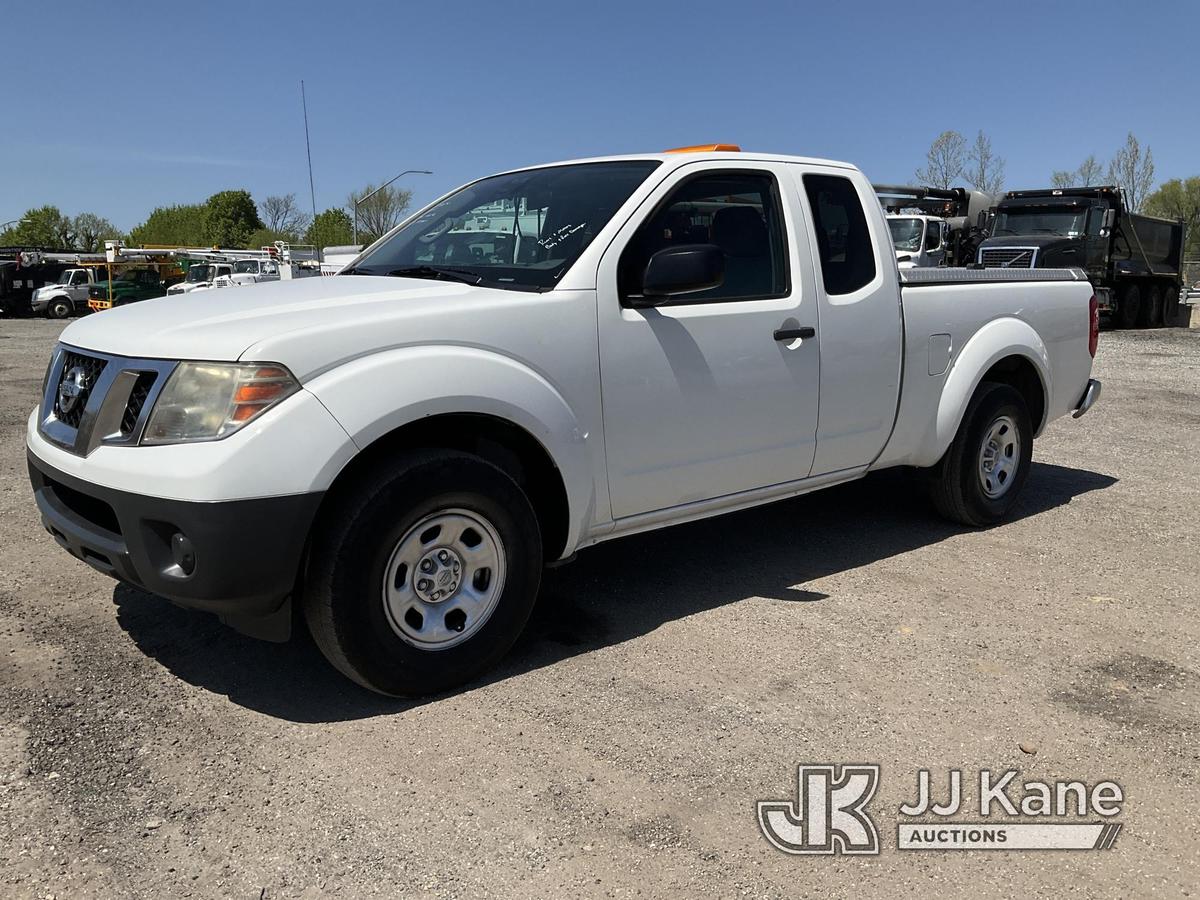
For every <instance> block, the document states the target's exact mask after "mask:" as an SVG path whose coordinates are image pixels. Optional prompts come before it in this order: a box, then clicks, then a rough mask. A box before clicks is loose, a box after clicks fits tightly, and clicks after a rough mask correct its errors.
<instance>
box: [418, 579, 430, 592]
mask: <svg viewBox="0 0 1200 900" xmlns="http://www.w3.org/2000/svg"><path fill="white" fill-rule="evenodd" d="M431 587H433V585H432V584H431V583H430V581H429V579H428V578H422V579H421V580H420V581H418V582H417V590H419V591H427V590H429V589H430V588H431Z"/></svg>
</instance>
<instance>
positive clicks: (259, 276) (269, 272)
mask: <svg viewBox="0 0 1200 900" xmlns="http://www.w3.org/2000/svg"><path fill="white" fill-rule="evenodd" d="M278 280H279V263H277V262H275V260H273V259H239V260H238V261H237V262H235V263H234V264H233V270H232V271H231V272H229V273H223V274H221V275H219V276H218V277H216V278H214V279H213V287H217V288H224V287H239V286H241V285H247V284H260V283H262V282H264V281H278Z"/></svg>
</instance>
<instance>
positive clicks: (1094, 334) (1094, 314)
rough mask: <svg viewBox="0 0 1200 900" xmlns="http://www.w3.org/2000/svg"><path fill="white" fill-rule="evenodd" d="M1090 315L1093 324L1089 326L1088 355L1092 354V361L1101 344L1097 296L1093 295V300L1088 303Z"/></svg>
mask: <svg viewBox="0 0 1200 900" xmlns="http://www.w3.org/2000/svg"><path fill="white" fill-rule="evenodd" d="M1088 315H1089V316H1090V318H1091V322H1090V323H1089V324H1088V353H1090V354H1092V359H1095V358H1096V347H1098V346H1099V344H1100V302H1099V301H1098V300H1097V299H1096V295H1095V294H1092V299H1091V301H1090V302H1089V303H1088Z"/></svg>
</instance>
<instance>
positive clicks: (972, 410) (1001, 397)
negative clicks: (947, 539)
mask: <svg viewBox="0 0 1200 900" xmlns="http://www.w3.org/2000/svg"><path fill="white" fill-rule="evenodd" d="M1032 458H1033V426H1032V425H1031V424H1030V421H1029V409H1028V407H1027V406H1026V405H1025V399H1024V398H1023V397H1022V396H1021V395H1020V394H1019V393H1018V392H1017V391H1016V390H1015V389H1013V388H1011V387H1009V386H1008V385H1006V384H997V383H995V382H986V381H985V382H984V383H983V384H981V385H980V386H979V388H978V389H977V390H976V391H975V396H974V397H973V398H972V399H971V402H970V403H969V404H968V405H967V411H966V413H965V414H964V415H963V420H962V423H961V424H960V425H959V427H958V433H957V434H956V435H955V436H954V441H953V442H952V443H951V444H950V448H949V449H948V450H947V451H946V454H945V456H943V457H942V459H941V460H940V461H939V462H938V464H937V465H936V466H934V467H933V469H932V470H930V476H931V481H930V486H929V487H930V497H931V499H932V500H933V505H934V506H935V507H936V508H937V511H938V512H939V513H941V514H942V515H943V516H945V517H946V518H947V519H950V520H951V521H954V522H960V523H962V524H963V525H970V526H973V527H980V526H985V525H995V524H996V523H997V522H999V521H1001V520H1002V519H1003V518H1004V517H1005V516H1006V515H1007V514H1008V511H1009V510H1010V509H1011V508H1012V505H1013V503H1015V502H1016V499H1017V496H1018V495H1019V494H1020V493H1021V488H1022V486H1023V485H1024V484H1025V479H1026V478H1027V477H1028V475H1029V466H1030V462H1031V460H1032Z"/></svg>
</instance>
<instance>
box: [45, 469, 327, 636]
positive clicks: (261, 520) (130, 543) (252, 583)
mask: <svg viewBox="0 0 1200 900" xmlns="http://www.w3.org/2000/svg"><path fill="white" fill-rule="evenodd" d="M28 461H29V480H30V482H31V483H32V485H33V493H34V497H35V498H36V500H37V505H38V509H39V510H40V511H41V515H42V524H44V525H45V526H46V530H47V531H49V532H50V534H51V535H52V536H53V537H54V539H55V540H56V541H58V543H59V544H61V545H62V546H63V548H64V549H66V550H67V551H68V552H69V553H70V554H71V555H72V556H75V557H77V558H78V559H81V560H83V561H84V562H85V563H87V564H88V565H90V566H91V567H92V568H94V569H96V570H98V571H100V572H103V573H104V574H105V575H110V576H112V577H113V578H116V579H119V580H120V581H127V582H130V583H132V584H135V585H138V586H139V587H142V588H145V589H146V590H148V591H150V592H152V593H155V594H159V595H161V596H163V597H166V598H167V599H168V600H171V601H173V602H175V603H178V604H179V605H181V606H186V607H190V608H193V609H202V610H206V611H208V612H214V613H217V614H218V615H219V616H221V618H222V620H223V621H226V622H227V623H228V624H230V625H232V626H233V627H235V628H237V629H238V630H240V631H243V632H246V633H247V634H252V635H254V636H256V637H263V638H267V639H274V640H285V639H286V638H287V636H288V633H289V630H290V614H289V610H288V607H289V605H290V604H289V603H288V602H287V601H288V600H289V597H290V595H291V593H292V591H293V589H294V587H295V584H296V579H297V576H298V574H299V569H300V562H301V558H302V556H303V553H304V543H305V541H306V540H307V538H308V532H309V529H310V527H311V526H312V522H313V519H314V518H315V516H316V513H317V508H318V506H319V505H320V503H321V498H322V497H323V494H321V493H312V494H295V495H291V496H286V497H267V498H261V499H254V500H229V501H222V502H211V503H205V502H195V501H186V500H166V499H162V498H159V497H145V496H142V495H141V494H133V493H129V492H126V491H118V490H114V489H112V488H105V487H100V486H98V485H94V484H91V483H88V482H85V481H81V480H79V479H77V478H74V477H72V476H70V475H67V474H65V473H63V472H60V471H58V470H57V469H55V468H53V467H51V466H48V465H47V464H46V463H45V462H43V461H42V460H40V459H38V458H37V457H36V456H34V455H33V454H32V453H29V454H28Z"/></svg>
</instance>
